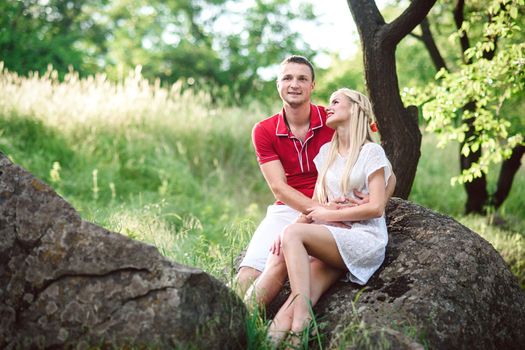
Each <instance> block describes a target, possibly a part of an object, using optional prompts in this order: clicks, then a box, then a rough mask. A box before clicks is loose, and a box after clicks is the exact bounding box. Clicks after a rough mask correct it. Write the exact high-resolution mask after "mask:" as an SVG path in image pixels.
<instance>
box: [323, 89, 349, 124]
mask: <svg viewBox="0 0 525 350" xmlns="http://www.w3.org/2000/svg"><path fill="white" fill-rule="evenodd" d="M351 106H352V102H351V101H350V99H349V98H348V97H346V95H345V94H343V93H342V92H339V93H336V94H334V95H333V96H332V98H331V100H330V105H329V106H328V108H327V109H326V115H327V119H326V125H328V126H329V127H330V128H332V129H335V128H336V127H337V126H339V125H341V124H343V123H348V120H349V119H350V107H351Z"/></svg>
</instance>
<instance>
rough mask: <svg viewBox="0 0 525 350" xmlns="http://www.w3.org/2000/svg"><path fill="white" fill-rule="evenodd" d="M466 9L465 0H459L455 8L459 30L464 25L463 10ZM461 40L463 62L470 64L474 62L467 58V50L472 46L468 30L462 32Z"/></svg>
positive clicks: (455, 17)
mask: <svg viewBox="0 0 525 350" xmlns="http://www.w3.org/2000/svg"><path fill="white" fill-rule="evenodd" d="M464 10H465V0H458V2H457V4H456V7H455V8H454V22H455V23H456V28H457V29H458V30H460V29H461V26H462V25H463V22H464V21H465V14H464V13H463V11H464ZM459 42H460V44H461V56H462V57H463V62H465V63H467V64H470V63H472V60H470V59H469V60H468V61H467V60H466V59H465V51H467V49H469V48H470V42H469V40H468V36H467V33H466V32H464V31H463V32H462V33H460V37H459Z"/></svg>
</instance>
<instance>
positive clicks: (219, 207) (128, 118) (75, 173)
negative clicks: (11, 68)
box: [0, 71, 525, 349]
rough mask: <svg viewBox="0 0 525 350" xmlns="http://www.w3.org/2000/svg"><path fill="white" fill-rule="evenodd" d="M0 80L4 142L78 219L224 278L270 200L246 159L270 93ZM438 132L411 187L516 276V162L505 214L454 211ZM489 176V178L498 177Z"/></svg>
mask: <svg viewBox="0 0 525 350" xmlns="http://www.w3.org/2000/svg"><path fill="white" fill-rule="evenodd" d="M0 90H1V91H2V92H3V93H2V94H0V150H1V151H2V152H4V153H5V154H7V155H8V156H9V157H11V158H12V160H13V161H15V162H16V163H17V164H19V165H21V166H23V167H25V168H26V169H28V170H29V171H31V172H32V173H33V174H34V175H36V176H37V177H39V178H41V179H42V180H44V181H45V182H47V183H48V184H50V185H51V186H52V187H53V188H54V189H55V190H56V191H57V192H58V193H59V194H60V195H62V196H63V197H64V198H65V199H66V200H68V201H69V202H71V203H72V204H73V205H74V206H75V208H77V210H78V211H79V212H80V214H81V216H82V217H83V218H84V219H86V220H89V221H92V222H95V223H97V224H99V225H101V226H104V227H106V228H108V229H110V230H113V231H116V232H120V233H123V234H125V235H128V236H130V237H133V238H135V239H138V240H142V241H145V242H148V243H151V244H154V245H155V246H156V247H158V249H159V250H160V251H161V253H162V254H164V255H165V256H167V257H169V258H171V259H173V260H175V261H177V262H179V263H183V264H188V265H192V266H196V267H199V268H202V269H204V270H205V271H207V272H209V273H211V274H212V275H214V276H216V277H218V278H219V279H221V280H222V281H224V282H225V283H231V281H232V279H233V273H234V272H233V266H234V260H235V258H236V257H237V255H238V254H239V252H240V251H241V250H242V249H243V248H244V247H245V246H246V244H247V242H248V241H249V238H250V236H251V234H252V232H253V230H254V228H255V226H256V224H257V223H258V221H259V220H260V219H261V218H262V215H263V213H264V210H265V207H266V205H267V204H269V203H271V202H272V200H273V198H272V195H271V193H270V191H269V190H268V188H267V186H266V184H265V182H264V179H263V177H262V175H261V174H260V171H259V169H258V165H257V163H256V160H255V155H254V152H253V150H252V146H251V141H250V134H251V127H252V125H253V124H254V123H255V122H256V121H258V120H260V119H261V118H264V117H266V116H268V115H270V114H271V113H272V112H273V111H275V110H277V109H278V108H279V107H278V105H276V106H260V105H256V104H252V105H248V106H244V107H243V108H240V107H225V106H221V105H220V104H212V103H211V97H210V96H208V95H205V94H202V93H198V92H192V91H182V90H181V89H180V87H178V86H176V85H175V86H173V87H172V88H170V89H163V88H160V87H158V86H151V85H149V84H148V83H147V82H146V81H144V80H142V79H140V77H129V78H128V79H127V80H126V81H124V82H122V83H120V84H113V83H109V82H107V81H106V80H104V79H103V78H102V77H97V78H92V79H91V80H89V79H88V80H79V79H78V78H75V76H69V77H66V80H65V81H64V82H62V83H59V82H57V81H56V80H53V79H52V78H51V77H50V76H46V77H31V78H20V77H17V76H15V75H11V74H9V73H7V72H5V71H4V72H3V73H2V74H1V75H0ZM276 98H277V96H276ZM435 144H436V142H435V139H434V137H433V136H432V135H424V139H423V147H422V157H421V160H420V163H419V167H418V173H417V176H416V180H415V183H414V186H413V190H412V194H411V196H410V199H411V200H413V201H415V202H417V203H419V204H422V205H424V206H426V207H429V208H432V209H434V210H437V211H439V212H441V213H445V214H448V215H452V216H453V217H455V218H456V219H458V220H459V221H460V222H462V223H463V224H464V225H466V226H468V227H470V228H472V229H473V230H474V231H476V232H478V233H479V234H481V235H482V236H483V237H484V238H485V239H487V240H488V241H489V242H491V244H492V245H493V246H494V247H495V248H496V249H497V250H498V251H499V252H500V254H501V255H502V256H503V258H504V259H505V260H506V261H507V263H508V264H509V266H510V268H511V270H512V271H513V273H514V274H516V276H518V279H519V281H520V285H521V286H522V288H525V271H524V266H523V265H524V261H525V256H524V251H525V249H524V247H525V242H524V235H523V232H524V228H525V220H524V218H525V206H524V205H523V204H524V202H523V198H525V171H524V169H523V168H521V169H520V170H519V173H518V174H517V176H516V179H515V181H514V185H513V190H512V193H511V196H510V197H509V198H508V200H507V201H506V202H505V204H504V205H503V207H502V208H501V210H500V212H499V215H500V216H502V217H504V218H505V219H506V220H507V225H506V226H505V227H494V226H491V225H488V224H487V219H486V218H484V217H464V216H463V215H462V211H463V205H464V201H465V194H464V191H463V188H462V187H461V186H455V187H452V186H451V185H450V178H451V177H452V176H454V175H457V173H458V159H457V157H458V155H457V146H455V145H450V146H449V147H448V148H446V149H444V150H441V149H435V148H434V145H435ZM489 183H490V186H491V188H493V187H494V183H495V178H493V177H492V176H491V177H489ZM354 326H355V327H357V328H355V327H354ZM265 327H266V323H265V321H264V319H263V318H262V317H261V315H258V314H253V313H252V314H251V316H250V318H249V320H248V324H247V330H248V334H249V337H250V339H249V344H250V348H254V349H258V348H269V344H267V342H266V339H265ZM352 327H354V328H355V329H354V330H353V331H355V332H354V333H360V332H361V331H362V329H361V328H360V327H361V326H360V325H359V324H356V325H353V326H352Z"/></svg>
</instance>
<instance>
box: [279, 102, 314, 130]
mask: <svg viewBox="0 0 525 350" xmlns="http://www.w3.org/2000/svg"><path fill="white" fill-rule="evenodd" d="M284 112H285V113H286V122H287V123H288V125H289V126H294V127H301V126H303V125H307V124H310V103H304V104H302V105H300V106H296V107H295V106H294V107H292V106H290V105H284Z"/></svg>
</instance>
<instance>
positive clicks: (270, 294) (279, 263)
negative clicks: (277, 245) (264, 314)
mask: <svg viewBox="0 0 525 350" xmlns="http://www.w3.org/2000/svg"><path fill="white" fill-rule="evenodd" d="M287 276H288V271H287V270H286V262H285V261H284V256H283V254H279V255H275V254H269V256H268V260H267V262H266V267H265V268H264V271H263V272H262V273H261V275H260V276H259V277H258V278H257V280H256V281H255V283H253V284H252V286H251V287H250V288H249V289H248V291H247V292H246V295H245V297H244V301H245V302H246V303H253V302H254V303H256V304H257V305H260V306H263V307H264V306H266V305H268V304H269V303H270V302H271V301H272V300H273V299H274V298H275V296H277V294H278V293H279V291H280V290H281V289H282V287H283V284H284V282H285V281H286V277H287Z"/></svg>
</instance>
